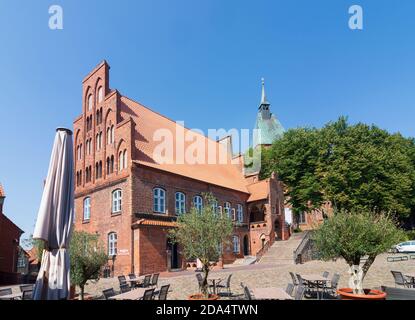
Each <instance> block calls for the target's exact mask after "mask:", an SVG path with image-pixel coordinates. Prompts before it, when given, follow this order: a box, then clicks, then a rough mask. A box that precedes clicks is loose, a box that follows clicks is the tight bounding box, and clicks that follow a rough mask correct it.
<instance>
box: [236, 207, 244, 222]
mask: <svg viewBox="0 0 415 320" xmlns="http://www.w3.org/2000/svg"><path fill="white" fill-rule="evenodd" d="M236 208H237V210H236V215H237V221H238V222H240V223H243V222H244V207H243V206H242V205H241V204H239V203H238V204H237V206H236Z"/></svg>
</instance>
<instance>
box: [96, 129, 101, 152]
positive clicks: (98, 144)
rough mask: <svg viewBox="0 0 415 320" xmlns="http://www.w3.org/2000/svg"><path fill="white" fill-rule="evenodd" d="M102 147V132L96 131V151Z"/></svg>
mask: <svg viewBox="0 0 415 320" xmlns="http://www.w3.org/2000/svg"><path fill="white" fill-rule="evenodd" d="M101 147H102V132H100V133H97V137H96V149H97V151H98V150H100V149H101Z"/></svg>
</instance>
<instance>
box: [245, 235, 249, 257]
mask: <svg viewBox="0 0 415 320" xmlns="http://www.w3.org/2000/svg"><path fill="white" fill-rule="evenodd" d="M244 256H249V239H248V236H247V235H245V237H244Z"/></svg>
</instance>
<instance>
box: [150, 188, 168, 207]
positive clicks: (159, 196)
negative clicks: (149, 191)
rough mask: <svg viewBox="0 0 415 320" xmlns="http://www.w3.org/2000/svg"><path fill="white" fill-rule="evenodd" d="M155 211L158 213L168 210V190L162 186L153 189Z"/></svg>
mask: <svg viewBox="0 0 415 320" xmlns="http://www.w3.org/2000/svg"><path fill="white" fill-rule="evenodd" d="M153 201H154V202H153V211H154V212H158V213H165V212H166V192H165V191H164V190H163V189H161V188H154V190H153Z"/></svg>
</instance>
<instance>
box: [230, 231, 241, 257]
mask: <svg viewBox="0 0 415 320" xmlns="http://www.w3.org/2000/svg"><path fill="white" fill-rule="evenodd" d="M235 240H236V241H235ZM232 244H233V253H240V252H241V245H240V239H239V237H238V236H237V235H234V236H233V237H232Z"/></svg>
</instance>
